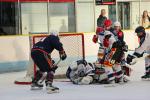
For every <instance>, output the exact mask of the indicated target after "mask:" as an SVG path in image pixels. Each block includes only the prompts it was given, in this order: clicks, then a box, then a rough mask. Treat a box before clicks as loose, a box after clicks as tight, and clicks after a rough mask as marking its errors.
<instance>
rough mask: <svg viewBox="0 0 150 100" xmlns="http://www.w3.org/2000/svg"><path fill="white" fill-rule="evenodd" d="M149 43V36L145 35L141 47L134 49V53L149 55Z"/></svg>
mask: <svg viewBox="0 0 150 100" xmlns="http://www.w3.org/2000/svg"><path fill="white" fill-rule="evenodd" d="M149 41H150V34H149V33H146V36H145V40H144V42H143V43H142V44H141V46H139V47H138V48H136V49H135V52H137V53H139V54H142V53H143V52H146V53H148V54H150V42H149Z"/></svg>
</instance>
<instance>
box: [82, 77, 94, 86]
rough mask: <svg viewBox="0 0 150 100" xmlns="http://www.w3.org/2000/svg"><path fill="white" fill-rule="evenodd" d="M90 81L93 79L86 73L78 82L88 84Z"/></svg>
mask: <svg viewBox="0 0 150 100" xmlns="http://www.w3.org/2000/svg"><path fill="white" fill-rule="evenodd" d="M92 81H93V77H92V76H89V75H88V76H85V77H83V78H82V80H81V82H80V84H81V85H88V84H90V83H91V82H92Z"/></svg>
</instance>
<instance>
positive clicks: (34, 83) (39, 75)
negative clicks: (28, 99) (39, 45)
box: [31, 71, 47, 90]
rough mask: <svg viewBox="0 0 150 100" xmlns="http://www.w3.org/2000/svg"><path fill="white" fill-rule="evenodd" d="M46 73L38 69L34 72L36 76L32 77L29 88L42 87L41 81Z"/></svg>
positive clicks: (39, 88) (38, 88) (36, 88)
mask: <svg viewBox="0 0 150 100" xmlns="http://www.w3.org/2000/svg"><path fill="white" fill-rule="evenodd" d="M46 75H47V73H42V72H40V71H37V72H36V77H35V78H34V79H33V81H32V84H31V90H41V89H43V84H42V83H43V81H44V80H45V78H46Z"/></svg>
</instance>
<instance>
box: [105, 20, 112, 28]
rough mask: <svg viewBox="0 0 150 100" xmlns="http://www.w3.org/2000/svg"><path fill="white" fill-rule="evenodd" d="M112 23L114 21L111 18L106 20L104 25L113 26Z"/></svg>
mask: <svg viewBox="0 0 150 100" xmlns="http://www.w3.org/2000/svg"><path fill="white" fill-rule="evenodd" d="M111 25H112V21H111V20H110V19H106V20H105V21H104V26H105V27H109V26H111Z"/></svg>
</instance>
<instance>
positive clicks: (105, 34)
mask: <svg viewBox="0 0 150 100" xmlns="http://www.w3.org/2000/svg"><path fill="white" fill-rule="evenodd" d="M107 35H112V33H111V32H110V31H105V32H104V36H107Z"/></svg>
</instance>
